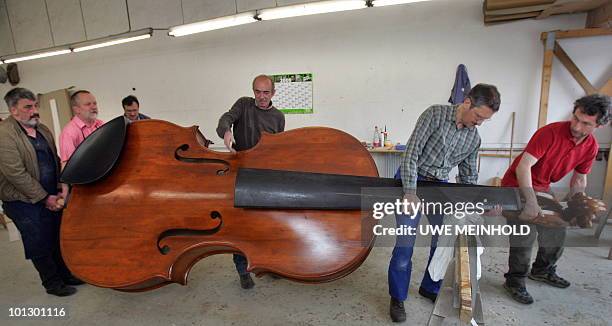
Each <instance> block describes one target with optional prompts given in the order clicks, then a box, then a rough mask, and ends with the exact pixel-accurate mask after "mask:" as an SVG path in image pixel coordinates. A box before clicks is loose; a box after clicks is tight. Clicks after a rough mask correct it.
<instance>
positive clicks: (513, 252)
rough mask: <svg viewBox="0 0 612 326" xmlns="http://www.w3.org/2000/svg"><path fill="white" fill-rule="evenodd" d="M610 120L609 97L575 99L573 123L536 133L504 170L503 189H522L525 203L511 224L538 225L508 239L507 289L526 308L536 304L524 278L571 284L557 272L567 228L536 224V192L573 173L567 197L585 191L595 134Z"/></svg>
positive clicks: (538, 214) (559, 285)
mask: <svg viewBox="0 0 612 326" xmlns="http://www.w3.org/2000/svg"><path fill="white" fill-rule="evenodd" d="M609 118H610V98H609V97H608V96H605V95H598V94H593V95H589V96H585V97H582V98H580V99H578V100H576V102H574V111H573V114H572V119H571V120H570V121H563V122H555V123H551V124H548V125H546V126H544V127H542V128H540V129H538V130H537V131H536V133H535V134H534V135H533V137H531V139H530V140H529V143H528V144H527V147H525V150H524V151H523V153H522V154H521V155H519V156H518V157H517V158H516V159H515V160H514V162H513V163H512V165H511V166H510V168H509V169H508V171H506V174H505V175H504V178H503V179H502V186H504V187H519V188H520V191H521V194H522V195H523V197H524V198H525V201H526V203H525V207H524V209H523V211H522V212H521V215H520V216H519V220H520V221H508V223H509V224H519V225H520V224H522V223H530V222H533V224H536V225H534V226H532V227H531V231H530V232H529V234H528V235H510V239H509V240H510V256H509V259H508V265H509V269H508V272H507V273H506V274H505V275H504V276H505V278H506V282H505V283H504V288H505V289H506V291H508V293H509V294H510V296H511V297H512V299H514V300H516V301H518V302H520V303H523V304H531V303H533V298H532V297H531V295H530V294H529V292H527V288H526V287H525V278H526V277H529V278H530V279H532V280H534V281H539V282H543V283H546V284H549V285H551V286H554V287H557V288H567V287H569V286H570V282H568V281H567V280H565V279H563V278H561V277H559V275H557V272H556V269H557V268H556V267H557V266H556V263H557V261H558V260H559V258H561V254H562V253H563V242H564V241H565V234H566V229H565V227H558V228H553V227H544V226H542V225H537V223H536V222H535V221H536V219H539V218H540V217H541V214H542V209H541V208H540V206H539V205H538V201H537V199H536V194H535V191H539V192H550V184H551V183H554V182H557V181H559V180H561V179H562V178H563V177H565V176H566V175H567V174H568V173H570V172H571V171H574V174H573V175H572V179H571V181H570V193H569V195H568V197H571V196H573V195H574V194H576V193H579V192H584V190H585V188H586V184H587V174H589V172H591V165H592V164H593V160H594V159H595V156H596V155H597V151H598V149H599V146H598V145H597V140H596V139H595V137H593V132H594V131H595V129H596V128H600V127H602V126H605V125H606V124H607V123H608V121H609ZM536 231H537V232H536ZM536 238H537V240H538V254H537V257H536V259H535V262H534V263H533V265H531V272H530V273H529V274H528V272H529V265H530V262H531V249H532V247H533V244H534V242H535V241H536Z"/></svg>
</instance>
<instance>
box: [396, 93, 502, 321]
mask: <svg viewBox="0 0 612 326" xmlns="http://www.w3.org/2000/svg"><path fill="white" fill-rule="evenodd" d="M499 104H500V96H499V92H498V91H497V88H496V87H495V86H493V85H487V84H478V85H476V86H474V88H472V89H471V90H470V92H469V94H468V96H467V97H466V99H465V100H464V101H463V103H461V104H459V105H433V106H430V107H429V108H428V109H427V110H425V112H423V113H422V114H421V116H420V117H419V119H418V121H417V123H416V126H415V128H414V131H413V132H412V136H410V139H409V140H408V144H407V146H406V152H405V153H404V159H403V161H402V163H401V166H400V169H399V171H398V174H397V175H396V178H399V177H401V179H402V184H403V190H404V199H405V200H407V201H408V202H409V203H410V202H413V203H415V204H416V203H418V202H420V199H419V198H418V197H417V195H416V186H417V180H427V181H438V182H447V181H448V175H449V173H450V171H451V170H452V169H453V168H454V167H455V166H458V167H459V181H460V182H461V183H466V184H475V183H476V181H477V180H478V170H477V167H476V161H477V157H478V148H480V136H479V135H478V131H477V130H476V126H479V125H481V124H482V123H483V122H484V121H487V120H489V119H490V118H491V117H492V116H493V114H495V112H497V111H498V110H499ZM420 218H421V216H420V214H416V215H415V216H414V217H413V216H411V215H397V216H396V219H397V226H398V227H400V226H409V227H413V228H415V227H417V226H418V224H419V220H420ZM442 218H443V216H442V215H434V214H430V215H429V216H427V219H428V220H429V224H431V225H434V226H435V225H441V224H442ZM415 239H416V235H414V236H398V237H397V239H396V244H395V248H394V249H393V256H392V257H391V261H390V262H389V274H388V276H389V295H390V296H391V303H390V309H389V312H390V315H391V319H392V320H393V321H394V322H402V321H405V320H406V311H405V309H404V300H406V299H407V297H408V286H409V284H410V275H411V272H412V262H411V260H412V252H413V247H414V241H415ZM437 242H438V237H437V236H432V239H431V251H430V254H429V261H428V263H427V268H428V267H429V263H430V262H431V257H432V256H433V253H434V251H435V249H436V245H437ZM427 268H426V269H425V275H424V276H423V281H422V282H421V286H420V288H419V294H421V295H422V296H424V297H426V298H428V299H430V300H432V301H435V300H436V297H437V295H438V291H439V290H440V284H441V282H442V281H441V280H440V281H437V282H434V281H433V280H432V279H431V276H430V275H429V272H428V271H427Z"/></svg>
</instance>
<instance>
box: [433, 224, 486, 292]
mask: <svg viewBox="0 0 612 326" xmlns="http://www.w3.org/2000/svg"><path fill="white" fill-rule="evenodd" d="M482 223H483V219H482V216H480V215H478V214H469V215H466V216H465V217H463V218H456V217H455V216H453V215H445V216H444V219H443V222H442V224H443V225H459V226H461V225H472V224H474V225H479V224H482ZM456 240H457V234H455V233H454V232H453V234H451V235H446V234H443V235H440V236H439V237H438V247H437V248H436V251H435V252H434V255H433V257H432V258H431V263H430V264H429V269H428V271H429V275H431V279H432V280H433V281H439V280H441V279H443V278H444V274H446V269H447V268H448V264H450V262H451V261H452V260H453V253H454V251H455V241H456ZM483 252H484V248H483V247H482V246H478V247H477V248H476V278H477V279H480V276H481V267H480V255H482V253H483Z"/></svg>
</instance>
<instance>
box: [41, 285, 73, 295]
mask: <svg viewBox="0 0 612 326" xmlns="http://www.w3.org/2000/svg"><path fill="white" fill-rule="evenodd" d="M76 292H77V289H75V288H73V287H72V286H68V285H63V284H62V285H61V286H59V287H57V288H52V289H47V293H49V294H53V295H56V296H58V297H67V296H69V295H73V294H75V293H76Z"/></svg>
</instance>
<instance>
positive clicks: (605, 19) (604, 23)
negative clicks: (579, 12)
mask: <svg viewBox="0 0 612 326" xmlns="http://www.w3.org/2000/svg"><path fill="white" fill-rule="evenodd" d="M585 27H586V28H595V27H607V28H610V27H612V1H609V2H608V4H607V5H603V6H601V7H599V8H595V9H593V10H591V11H589V14H588V15H587V21H586V26H585Z"/></svg>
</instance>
